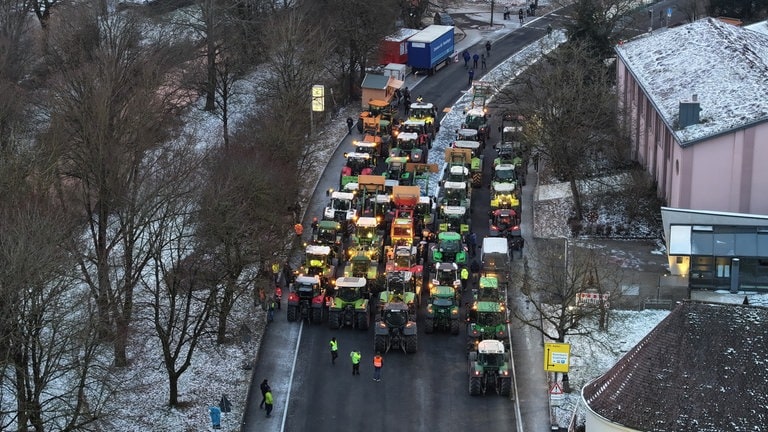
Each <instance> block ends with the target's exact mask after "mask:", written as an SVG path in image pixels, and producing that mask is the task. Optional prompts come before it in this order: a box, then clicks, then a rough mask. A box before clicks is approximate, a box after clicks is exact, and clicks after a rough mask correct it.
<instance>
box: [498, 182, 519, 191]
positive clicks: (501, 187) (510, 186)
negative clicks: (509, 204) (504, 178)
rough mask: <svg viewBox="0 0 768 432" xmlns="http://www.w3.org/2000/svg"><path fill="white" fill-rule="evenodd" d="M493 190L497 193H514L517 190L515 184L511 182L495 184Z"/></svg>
mask: <svg viewBox="0 0 768 432" xmlns="http://www.w3.org/2000/svg"><path fill="white" fill-rule="evenodd" d="M493 190H495V191H496V192H512V191H514V190H515V183H514V182H510V183H499V182H494V183H493Z"/></svg>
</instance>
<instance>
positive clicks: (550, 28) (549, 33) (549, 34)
mask: <svg viewBox="0 0 768 432" xmlns="http://www.w3.org/2000/svg"><path fill="white" fill-rule="evenodd" d="M547 36H548V37H552V24H547Z"/></svg>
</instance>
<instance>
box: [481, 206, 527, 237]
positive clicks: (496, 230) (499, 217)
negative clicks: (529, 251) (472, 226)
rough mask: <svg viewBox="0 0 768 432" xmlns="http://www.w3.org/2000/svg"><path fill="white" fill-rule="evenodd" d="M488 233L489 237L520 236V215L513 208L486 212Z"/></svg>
mask: <svg viewBox="0 0 768 432" xmlns="http://www.w3.org/2000/svg"><path fill="white" fill-rule="evenodd" d="M488 235H490V236H491V237H504V238H506V239H511V238H512V237H520V235H521V234H520V215H519V214H518V213H517V211H515V210H513V209H506V208H505V209H498V210H492V211H490V212H488Z"/></svg>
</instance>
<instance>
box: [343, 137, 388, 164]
mask: <svg viewBox="0 0 768 432" xmlns="http://www.w3.org/2000/svg"><path fill="white" fill-rule="evenodd" d="M385 138H386V139H385ZM390 140H391V137H390V136H389V135H387V136H385V137H380V136H374V135H365V136H364V137H363V140H362V141H353V142H352V144H354V145H355V152H356V153H367V154H369V155H371V163H372V164H373V166H376V164H377V163H378V162H379V158H380V157H386V156H387V154H388V153H389V141H390Z"/></svg>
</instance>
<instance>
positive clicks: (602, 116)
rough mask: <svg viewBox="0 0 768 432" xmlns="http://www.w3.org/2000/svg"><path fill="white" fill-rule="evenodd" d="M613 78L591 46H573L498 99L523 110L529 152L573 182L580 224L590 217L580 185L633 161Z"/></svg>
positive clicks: (539, 65)
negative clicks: (609, 167) (609, 168)
mask: <svg viewBox="0 0 768 432" xmlns="http://www.w3.org/2000/svg"><path fill="white" fill-rule="evenodd" d="M611 73H612V69H610V68H608V67H606V66H605V65H604V63H603V62H601V61H598V60H596V59H595V58H594V56H593V55H592V54H591V51H590V49H589V48H588V47H587V46H585V45H584V44H582V43H578V42H574V43H567V44H565V45H564V46H562V47H561V48H560V49H558V50H556V51H553V52H552V53H551V54H549V55H546V56H544V57H543V58H542V59H541V60H540V61H538V62H537V63H535V64H533V65H530V67H529V68H528V70H527V71H526V73H524V74H522V75H521V76H519V77H518V78H517V79H515V80H514V81H513V83H512V85H510V86H509V87H507V88H505V89H503V90H502V91H501V94H500V97H499V99H497V100H499V101H500V102H501V103H506V104H510V105H513V106H516V107H517V108H518V109H519V110H520V112H521V114H523V116H524V117H525V118H526V124H525V126H526V127H525V135H524V137H523V139H524V140H525V141H527V144H528V146H529V148H532V149H533V152H534V153H538V155H539V156H540V157H541V159H542V160H544V161H545V162H546V164H547V166H548V167H549V168H550V169H551V170H552V172H553V173H554V176H555V177H556V178H558V179H560V180H562V181H566V182H568V183H570V185H571V192H572V194H573V200H574V210H575V215H576V219H578V220H582V219H583V214H584V211H583V203H582V197H581V192H580V189H579V183H580V181H582V180H585V179H589V178H592V177H593V176H595V175H596V174H601V173H603V172H605V170H606V164H608V165H611V164H615V163H617V161H621V160H623V159H625V158H626V156H627V153H626V152H624V151H623V149H624V148H625V146H624V145H623V144H625V143H626V136H625V134H623V132H622V130H621V128H620V127H619V124H618V121H617V119H618V113H617V105H616V94H615V92H614V91H613V87H612V86H611Z"/></svg>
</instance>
